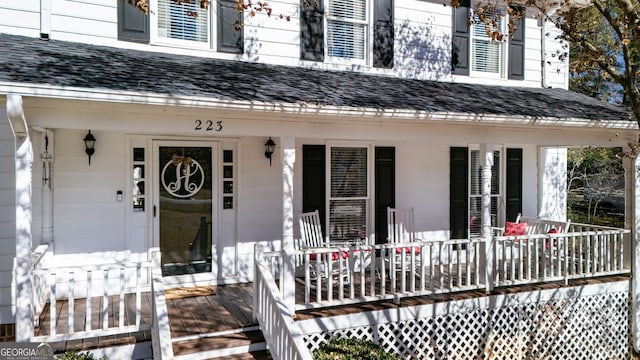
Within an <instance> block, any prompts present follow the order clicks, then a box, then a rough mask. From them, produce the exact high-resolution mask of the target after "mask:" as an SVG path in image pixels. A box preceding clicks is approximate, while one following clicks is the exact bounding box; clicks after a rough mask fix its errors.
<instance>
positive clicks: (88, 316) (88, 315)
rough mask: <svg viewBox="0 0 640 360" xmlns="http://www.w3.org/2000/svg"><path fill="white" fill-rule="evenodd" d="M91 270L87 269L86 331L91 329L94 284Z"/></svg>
mask: <svg viewBox="0 0 640 360" xmlns="http://www.w3.org/2000/svg"><path fill="white" fill-rule="evenodd" d="M91 274H92V272H91V270H87V299H86V301H85V304H84V305H85V320H84V329H85V331H91V287H92V286H93V282H92V279H91Z"/></svg>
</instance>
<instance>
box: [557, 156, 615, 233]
mask: <svg viewBox="0 0 640 360" xmlns="http://www.w3.org/2000/svg"><path fill="white" fill-rule="evenodd" d="M621 151H622V149H620V148H574V149H569V151H568V153H567V189H568V194H567V195H568V196H567V205H568V206H567V207H568V209H567V215H568V218H569V219H571V221H572V222H574V223H585V224H593V225H604V226H612V227H618V228H623V227H624V195H625V194H624V185H625V183H624V167H623V165H622V159H621V158H620V156H619V154H620V152H621Z"/></svg>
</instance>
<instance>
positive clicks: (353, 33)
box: [327, 0, 369, 60]
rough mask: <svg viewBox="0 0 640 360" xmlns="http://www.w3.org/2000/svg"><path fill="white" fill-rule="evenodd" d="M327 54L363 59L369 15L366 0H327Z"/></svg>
mask: <svg viewBox="0 0 640 360" xmlns="http://www.w3.org/2000/svg"><path fill="white" fill-rule="evenodd" d="M328 10H329V12H328V14H327V55H329V56H335V57H341V58H349V59H358V60H365V54H366V53H367V51H366V49H367V38H368V36H367V35H368V28H369V16H368V13H369V11H368V9H367V1H366V0H329V7H328Z"/></svg>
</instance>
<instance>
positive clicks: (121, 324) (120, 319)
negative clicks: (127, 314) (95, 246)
mask: <svg viewBox="0 0 640 360" xmlns="http://www.w3.org/2000/svg"><path fill="white" fill-rule="evenodd" d="M124 285H125V279H124V268H120V304H119V306H118V309H119V311H120V312H119V314H118V315H120V316H118V327H119V328H121V329H122V328H123V327H124V311H125V310H124Z"/></svg>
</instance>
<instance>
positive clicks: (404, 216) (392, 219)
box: [387, 207, 416, 244]
mask: <svg viewBox="0 0 640 360" xmlns="http://www.w3.org/2000/svg"><path fill="white" fill-rule="evenodd" d="M387 229H388V239H389V243H392V244H396V243H407V242H414V241H415V240H416V238H415V229H414V226H413V208H409V209H395V208H390V207H389V208H387Z"/></svg>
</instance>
